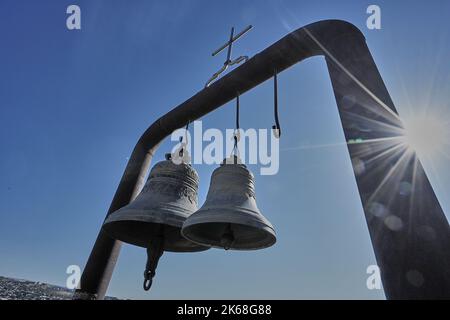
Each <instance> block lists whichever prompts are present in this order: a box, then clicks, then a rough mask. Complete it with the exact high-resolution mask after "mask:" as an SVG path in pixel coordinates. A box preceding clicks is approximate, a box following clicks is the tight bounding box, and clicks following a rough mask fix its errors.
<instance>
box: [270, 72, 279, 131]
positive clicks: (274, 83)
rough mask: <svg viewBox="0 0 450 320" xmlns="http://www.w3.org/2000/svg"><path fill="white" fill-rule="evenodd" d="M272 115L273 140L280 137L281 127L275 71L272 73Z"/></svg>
mask: <svg viewBox="0 0 450 320" xmlns="http://www.w3.org/2000/svg"><path fill="white" fill-rule="evenodd" d="M273 106H274V110H273V113H274V115H275V125H273V126H272V131H273V134H274V136H275V138H277V139H279V138H280V137H281V126H280V121H279V119H278V79H277V70H275V71H274V74H273Z"/></svg>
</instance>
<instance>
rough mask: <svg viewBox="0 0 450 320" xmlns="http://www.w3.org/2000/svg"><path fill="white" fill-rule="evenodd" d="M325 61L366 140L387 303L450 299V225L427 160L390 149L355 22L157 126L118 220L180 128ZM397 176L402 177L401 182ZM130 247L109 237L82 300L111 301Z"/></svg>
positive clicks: (260, 58)
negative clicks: (300, 67) (123, 251)
mask: <svg viewBox="0 0 450 320" xmlns="http://www.w3.org/2000/svg"><path fill="white" fill-rule="evenodd" d="M317 55H323V56H324V57H325V60H326V62H327V66H328V70H329V74H330V77H331V81H332V85H333V90H334V93H335V98H336V102H337V106H338V109H339V114H340V117H341V121H342V125H343V129H344V133H345V137H346V139H347V141H356V142H361V141H366V143H353V144H351V143H350V144H348V149H349V153H350V157H351V158H352V163H353V168H354V172H355V177H356V182H357V185H358V189H359V192H360V196H361V201H362V204H363V207H364V212H365V216H366V220H367V225H368V228H369V232H370V236H371V240H372V245H373V248H374V251H375V256H376V259H377V263H378V265H379V267H380V269H381V276H382V281H383V286H384V290H385V293H386V297H387V298H388V299H405V298H450V228H449V224H448V222H447V220H446V218H445V215H444V213H443V211H442V208H441V207H440V205H439V202H438V200H437V198H436V196H435V194H434V191H433V189H432V187H431V185H430V183H429V181H428V179H427V177H426V174H425V172H424V170H423V168H422V165H421V164H420V161H418V159H416V158H415V156H413V157H409V158H405V156H404V153H403V154H402V153H399V152H398V145H397V146H396V147H395V145H394V146H391V147H389V148H390V149H393V150H391V151H392V152H391V151H389V150H384V149H383V148H384V147H383V146H380V143H381V142H382V141H390V140H391V138H392V139H395V135H396V133H395V131H397V130H398V129H401V122H400V121H399V118H398V116H397V111H396V110H395V107H394V104H393V102H392V100H391V98H390V96H389V93H388V91H387V89H386V87H385V85H384V83H383V80H382V78H381V76H380V74H379V72H378V70H377V67H376V65H375V63H374V61H373V59H372V56H371V54H370V51H369V49H368V47H367V45H366V42H365V38H364V36H363V34H362V33H361V32H360V30H358V29H357V28H356V27H355V26H354V25H352V24H350V23H348V22H345V21H339V20H326V21H320V22H316V23H313V24H310V25H308V26H305V27H303V28H300V29H297V30H296V31H294V32H292V33H290V34H288V35H287V36H285V37H283V38H282V39H280V40H279V41H277V42H276V43H274V44H273V45H271V46H270V47H268V48H266V49H265V50H263V51H261V52H260V53H258V54H256V55H255V56H254V57H252V58H251V59H249V60H248V61H247V62H246V63H245V64H243V65H242V66H240V67H238V68H237V69H235V70H233V71H232V72H230V73H228V74H227V75H225V76H224V77H223V78H221V79H219V80H218V81H216V82H214V83H213V84H212V85H211V86H209V87H208V88H205V89H203V90H201V91H200V92H198V93H197V94H195V95H194V96H193V97H191V98H190V99H188V100H186V101H185V102H183V103H182V104H180V105H179V106H178V107H176V108H174V109H173V110H171V111H170V112H168V113H167V114H165V115H164V116H162V117H161V118H159V119H158V120H157V121H156V122H154V123H153V124H152V125H151V126H150V127H149V128H148V129H147V130H146V131H145V133H144V134H143V135H142V136H141V138H140V139H139V141H138V143H137V144H136V147H135V148H134V150H133V153H132V155H131V157H130V160H129V162H128V164H127V167H126V169H125V172H124V174H123V176H122V179H121V181H120V184H119V186H118V189H117V191H116V194H115V196H114V199H113V201H112V203H111V206H110V208H109V211H108V214H109V213H111V212H114V211H116V210H118V209H119V208H121V207H123V206H125V205H127V204H128V203H129V202H130V201H132V200H133V199H134V198H135V197H136V196H137V194H138V193H139V191H140V190H141V188H142V186H143V185H144V183H145V181H144V179H145V175H146V172H147V170H148V168H149V165H150V161H151V159H152V156H153V154H154V152H155V151H156V149H157V148H158V145H159V143H160V142H161V141H162V140H163V139H164V138H165V137H167V136H169V135H170V134H171V133H172V132H173V131H174V130H176V129H178V128H181V127H183V126H185V125H186V123H187V122H190V121H194V120H196V119H198V118H200V117H202V116H204V115H206V114H207V113H209V112H211V111H213V110H215V109H217V108H219V107H220V106H222V105H224V104H225V103H227V102H229V101H231V100H232V99H234V98H235V97H236V93H237V92H239V93H240V94H243V93H244V92H246V91H248V90H250V89H252V88H253V87H255V86H257V85H259V84H260V83H262V82H264V81H266V80H268V79H270V78H271V77H273V73H274V70H277V72H281V71H283V70H284V69H286V68H289V67H290V66H292V65H294V64H296V63H298V62H300V61H302V60H304V59H306V58H309V57H312V56H317ZM361 119H365V120H364V121H361ZM367 123H369V124H371V125H367ZM396 170H401V173H402V174H401V175H396V174H394V175H393V174H392V173H395V172H396ZM405 186H406V191H405V190H404V189H405ZM399 190H400V193H401V194H396V195H394V193H396V192H397V191H399ZM402 190H403V191H402ZM120 246H121V244H120V242H119V241H116V240H114V239H111V238H110V237H109V236H108V235H107V234H105V233H104V232H103V231H102V230H100V233H99V235H98V237H97V240H96V242H95V245H94V248H93V249H92V252H91V255H90V257H89V259H88V262H87V264H86V267H85V269H84V272H83V275H82V278H81V282H80V289H79V290H77V294H76V296H77V297H78V298H93V299H103V297H104V295H105V292H106V289H107V287H108V284H109V281H110V279H111V276H112V272H113V269H114V266H115V263H116V261H117V258H118V255H119V252H120Z"/></svg>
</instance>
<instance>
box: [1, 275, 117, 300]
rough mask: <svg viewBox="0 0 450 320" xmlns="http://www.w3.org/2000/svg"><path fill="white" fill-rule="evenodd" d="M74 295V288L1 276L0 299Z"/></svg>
mask: <svg viewBox="0 0 450 320" xmlns="http://www.w3.org/2000/svg"><path fill="white" fill-rule="evenodd" d="M72 295H73V290H69V289H67V288H63V287H59V286H54V285H51V284H47V283H42V282H33V281H28V280H22V279H12V278H6V277H2V276H0V300H71V299H72ZM106 299H107V300H117V298H113V297H106Z"/></svg>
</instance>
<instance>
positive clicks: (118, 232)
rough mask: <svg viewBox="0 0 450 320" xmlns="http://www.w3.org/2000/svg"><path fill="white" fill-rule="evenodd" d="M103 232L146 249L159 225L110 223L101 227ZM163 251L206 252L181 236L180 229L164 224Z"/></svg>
mask: <svg viewBox="0 0 450 320" xmlns="http://www.w3.org/2000/svg"><path fill="white" fill-rule="evenodd" d="M103 230H104V231H105V232H106V233H107V234H108V235H110V236H111V237H112V238H114V239H117V240H120V241H122V242H126V243H129V244H133V245H136V246H139V247H143V248H147V247H148V246H149V244H150V242H151V241H152V235H155V234H157V233H158V232H159V230H161V224H159V223H151V222H142V221H130V220H128V221H126V220H125V221H120V220H119V221H112V222H108V223H105V224H104V225H103ZM163 230H164V231H163V234H164V251H169V252H197V251H205V250H208V249H209V247H205V246H202V245H199V244H196V243H193V242H191V241H189V240H186V239H185V238H183V237H182V236H181V232H180V231H181V229H180V228H178V227H174V226H170V225H167V224H165V225H164V229H163Z"/></svg>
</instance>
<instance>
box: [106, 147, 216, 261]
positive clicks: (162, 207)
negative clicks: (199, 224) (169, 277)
mask: <svg viewBox="0 0 450 320" xmlns="http://www.w3.org/2000/svg"><path fill="white" fill-rule="evenodd" d="M198 183H199V180H198V175H197V172H196V171H195V170H194V168H192V166H191V165H189V164H186V163H181V164H174V163H173V162H172V161H171V160H170V156H169V155H167V156H166V160H165V161H161V162H159V163H157V164H156V165H155V166H154V167H153V169H152V170H151V171H150V175H149V177H148V180H147V182H146V184H145V186H144V188H143V189H142V191H141V193H140V194H139V195H138V196H137V198H136V199H135V200H134V201H133V202H131V203H130V204H128V205H127V206H125V207H123V208H121V209H119V210H117V211H115V212H113V213H111V214H110V215H109V216H108V217H107V218H106V220H105V222H104V224H103V229H104V230H105V231H106V232H107V233H108V234H109V235H111V236H112V237H113V238H115V239H118V240H121V241H123V242H127V243H131V244H134V245H137V246H140V247H144V248H150V247H151V246H154V243H156V242H158V243H161V242H162V248H161V249H162V250H164V251H173V252H192V251H202V250H206V249H208V248H206V247H204V246H200V245H198V244H195V243H192V242H190V241H188V240H186V239H185V238H183V237H182V236H181V233H180V231H181V227H182V225H183V222H184V221H185V220H186V218H187V217H188V216H189V215H191V214H192V213H193V212H195V211H196V210H197V201H198V197H197V192H198ZM161 239H162V240H161Z"/></svg>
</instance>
